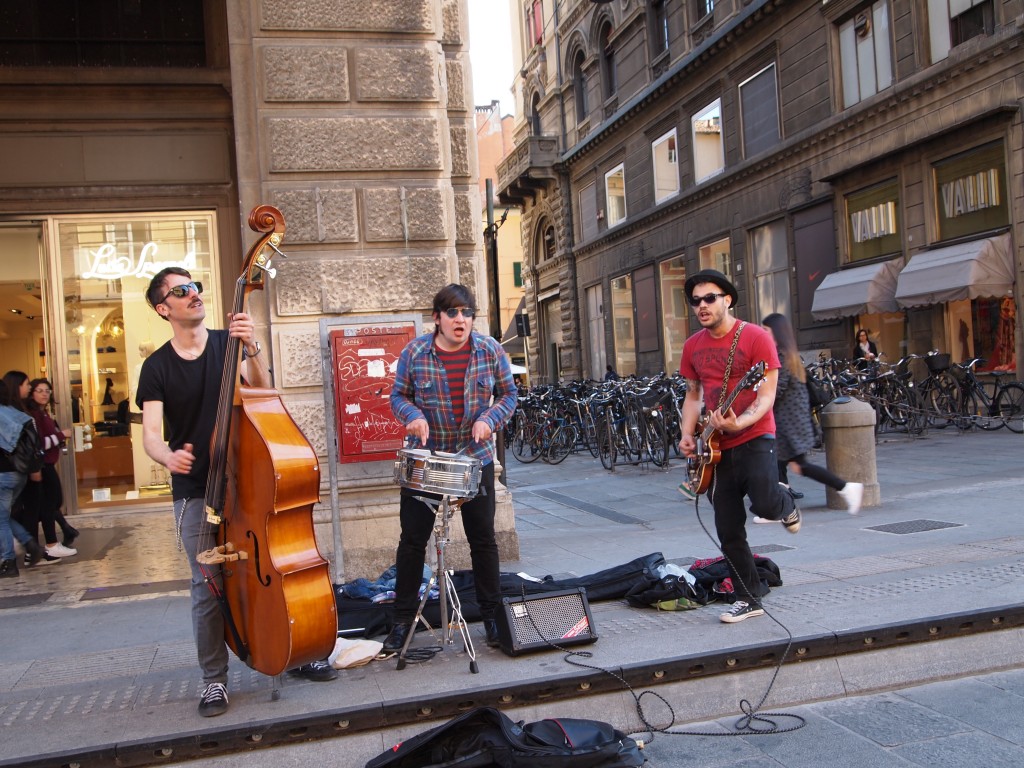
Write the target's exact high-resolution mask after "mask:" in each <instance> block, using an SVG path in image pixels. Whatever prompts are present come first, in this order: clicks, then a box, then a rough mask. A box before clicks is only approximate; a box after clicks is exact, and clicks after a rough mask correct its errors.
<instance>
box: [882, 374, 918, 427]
mask: <svg viewBox="0 0 1024 768" xmlns="http://www.w3.org/2000/svg"><path fill="white" fill-rule="evenodd" d="M883 393H884V394H883V397H884V402H883V406H882V407H883V410H884V411H885V416H886V418H887V419H888V420H889V422H890V423H891V424H892V425H893V426H894V427H899V428H901V429H906V430H907V431H908V432H909V431H910V423H911V420H912V419H913V410H914V405H915V403H914V395H913V393H912V392H911V391H910V390H909V389H907V387H906V385H904V384H903V382H901V381H896V380H893V381H889V382H886V385H885V387H884V388H883Z"/></svg>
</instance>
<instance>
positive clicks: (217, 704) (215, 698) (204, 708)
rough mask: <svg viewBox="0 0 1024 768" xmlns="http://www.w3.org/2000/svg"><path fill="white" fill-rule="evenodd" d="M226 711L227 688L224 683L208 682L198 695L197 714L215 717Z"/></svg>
mask: <svg viewBox="0 0 1024 768" xmlns="http://www.w3.org/2000/svg"><path fill="white" fill-rule="evenodd" d="M227 711H228V689H227V687H225V685H224V683H210V684H209V685H208V686H206V688H204V689H203V693H202V695H201V696H200V697H199V714H200V715H202V716H203V717H216V716H217V715H223V714H224V713H225V712H227Z"/></svg>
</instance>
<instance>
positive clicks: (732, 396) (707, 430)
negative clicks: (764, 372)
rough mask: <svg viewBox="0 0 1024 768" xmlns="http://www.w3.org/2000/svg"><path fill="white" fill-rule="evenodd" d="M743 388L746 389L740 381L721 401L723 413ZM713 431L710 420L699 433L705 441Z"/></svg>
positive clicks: (730, 406)
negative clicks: (723, 400) (722, 401)
mask: <svg viewBox="0 0 1024 768" xmlns="http://www.w3.org/2000/svg"><path fill="white" fill-rule="evenodd" d="M744 389H746V387H745V386H743V385H742V383H741V384H740V386H738V387H736V389H734V390H733V391H732V394H730V395H729V396H728V397H727V398H726V399H725V402H724V403H722V409H721V410H722V413H725V412H726V411H728V410H729V409H730V408H732V404H733V403H735V402H736V398H737V397H739V395H740V392H742V391H743V390H744ZM714 432H715V428H714V427H712V426H711V424H710V422H709V423H708V425H707V426H706V427H704V431H703V432H702V433H701V438H702V439H703V440H705V441H706V440H707V439H708V438H710V437H711V435H712V434H714Z"/></svg>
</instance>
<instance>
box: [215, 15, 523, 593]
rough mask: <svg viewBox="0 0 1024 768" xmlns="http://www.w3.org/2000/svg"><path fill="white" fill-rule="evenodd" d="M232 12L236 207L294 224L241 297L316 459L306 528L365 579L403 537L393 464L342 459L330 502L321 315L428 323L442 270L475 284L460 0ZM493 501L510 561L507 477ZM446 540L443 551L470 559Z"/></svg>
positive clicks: (481, 293) (478, 250) (247, 235)
mask: <svg viewBox="0 0 1024 768" xmlns="http://www.w3.org/2000/svg"><path fill="white" fill-rule="evenodd" d="M228 15H229V19H228V26H229V36H230V49H231V81H232V97H233V101H234V116H235V130H236V152H237V158H238V169H237V171H238V179H239V190H240V197H241V210H242V211H243V212H248V211H249V210H251V208H252V207H253V206H255V205H258V204H261V203H270V204H272V205H274V206H276V207H278V208H279V209H280V210H281V212H282V213H283V214H284V217H285V221H286V223H287V232H286V234H285V237H284V241H283V243H282V246H281V248H282V250H283V251H284V252H285V253H286V254H288V259H287V260H281V259H280V258H277V259H276V260H275V263H274V266H275V267H276V268H277V270H278V272H277V277H276V279H275V280H273V281H270V283H269V285H268V286H267V289H266V291H265V296H266V300H265V303H263V305H262V308H261V305H260V299H256V300H255V301H254V302H253V305H252V311H253V312H254V314H256V315H257V317H258V319H259V321H260V323H261V324H262V325H263V327H264V331H265V337H266V344H267V346H268V348H269V349H270V350H271V354H272V363H273V366H274V372H275V381H276V385H277V387H278V389H279V390H280V391H281V393H282V395H283V397H284V400H285V403H286V405H287V406H288V408H289V410H290V411H291V413H292V415H293V417H294V418H295V420H296V422H297V423H298V424H299V426H300V427H301V428H302V430H303V431H304V432H305V433H306V435H307V437H308V438H309V440H310V442H311V443H312V444H313V446H314V447H315V448H316V450H317V453H318V454H319V455H320V457H321V460H322V461H323V462H324V469H323V471H322V472H321V476H322V477H323V479H324V487H323V488H322V489H321V495H322V498H323V500H324V502H323V503H322V505H320V506H319V507H318V508H317V510H316V522H317V538H318V543H319V545H320V549H321V551H322V552H324V554H325V555H327V556H328V557H329V559H330V560H331V561H332V565H333V566H334V580H335V581H336V582H343V581H347V580H350V579H353V578H356V577H359V576H363V577H371V578H372V577H376V576H377V575H379V573H380V572H381V571H383V570H384V569H385V568H387V567H388V566H389V565H391V563H392V562H393V561H394V552H395V547H396V545H397V543H398V530H399V527H398V519H397V515H398V492H397V488H396V487H395V486H394V484H393V481H392V471H393V470H392V462H390V461H388V462H372V463H360V464H344V465H341V464H339V465H337V466H336V470H337V472H336V474H337V476H338V489H337V490H338V498H339V502H338V504H337V508H333V507H332V502H331V499H332V496H333V494H332V493H331V489H330V488H329V487H327V482H328V481H329V478H330V475H331V473H330V472H329V471H327V464H326V462H327V460H328V455H329V441H330V440H331V439H332V437H333V430H332V429H331V428H330V425H329V424H328V423H327V415H326V414H327V406H326V402H325V391H328V392H329V390H330V383H331V382H329V381H327V382H325V381H324V378H323V376H324V374H323V365H322V359H323V357H322V350H321V348H320V332H319V325H320V320H321V319H322V318H333V319H335V320H336V319H337V318H339V317H341V318H351V320H352V323H353V324H355V325H358V324H359V323H360V317H363V316H370V315H373V316H380V315H387V314H400V313H404V314H408V313H410V312H412V313H414V314H418V315H421V316H423V317H424V323H425V325H426V323H427V322H428V321H429V312H430V303H431V299H432V298H433V295H434V294H435V293H436V292H437V290H438V289H439V288H441V287H442V286H444V285H445V284H447V283H449V282H461V283H464V284H466V285H469V286H470V287H471V288H473V290H474V291H475V292H476V294H477V296H478V297H479V299H480V301H481V303H482V304H483V303H484V301H485V299H486V293H485V283H484V275H485V270H484V268H483V246H482V233H481V228H480V224H479V222H480V216H479V211H480V210H481V203H480V193H479V190H478V184H477V158H476V140H475V135H476V134H475V130H474V119H475V118H474V112H473V104H472V88H471V78H470V70H469V56H468V40H467V29H468V26H467V20H466V5H465V0H242V2H239V3H229V4H228ZM243 218H244V217H243ZM242 237H243V240H244V241H245V242H247V243H248V242H251V241H252V240H253V234H252V233H251V232H248V231H244V232H243V235H242ZM483 322H485V321H483ZM479 329H480V330H481V331H484V332H486V331H487V330H488V329H487V328H485V327H480V328H479ZM498 507H499V508H498V523H497V524H498V529H499V545H500V546H501V550H502V558H503V559H516V558H518V557H519V546H518V537H517V536H516V531H515V518H514V514H513V510H512V501H511V496H510V495H509V494H508V492H507V491H503V492H502V493H500V494H499V504H498ZM339 531H340V536H336V535H335V534H336V532H339ZM336 540H340V542H341V551H340V552H336V551H335V547H334V543H335V541H336ZM452 544H453V546H452V548H451V549H450V550H449V553H450V561H449V562H450V565H452V566H453V567H456V568H461V567H469V559H468V552H467V551H466V550H465V548H464V547H463V546H461V542H460V539H459V538H458V535H456V537H455V539H454V540H453V542H452Z"/></svg>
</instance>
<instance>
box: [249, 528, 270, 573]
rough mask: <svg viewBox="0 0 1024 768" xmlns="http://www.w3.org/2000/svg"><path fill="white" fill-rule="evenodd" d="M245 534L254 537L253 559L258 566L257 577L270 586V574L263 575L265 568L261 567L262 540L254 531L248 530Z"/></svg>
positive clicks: (250, 537)
mask: <svg viewBox="0 0 1024 768" xmlns="http://www.w3.org/2000/svg"><path fill="white" fill-rule="evenodd" d="M245 536H246V538H248V539H252V559H253V563H254V564H255V566H256V579H257V581H259V583H260V584H262V585H263V586H264V587H269V586H270V574H267V575H266V576H264V575H263V570H262V569H261V568H260V540H259V537H258V536H257V535H256V534H255V533H253V532H252V531H246V532H245Z"/></svg>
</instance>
